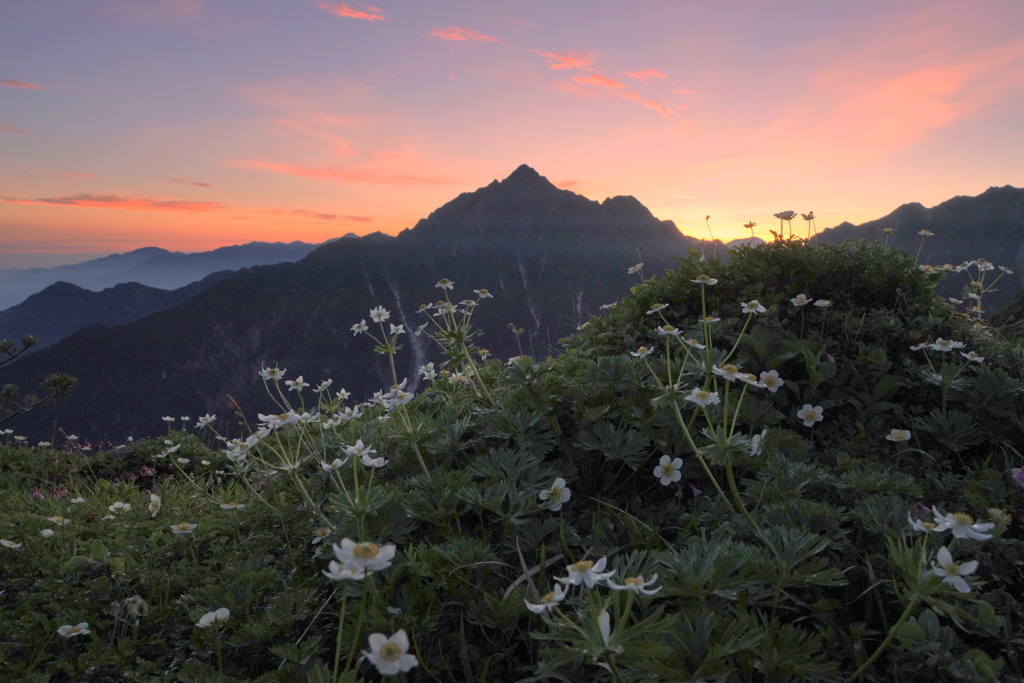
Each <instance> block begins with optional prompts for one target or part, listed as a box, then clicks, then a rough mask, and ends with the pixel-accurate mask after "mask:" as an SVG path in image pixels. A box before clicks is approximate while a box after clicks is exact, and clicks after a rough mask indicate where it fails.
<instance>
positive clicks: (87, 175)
mask: <svg viewBox="0 0 1024 683" xmlns="http://www.w3.org/2000/svg"><path fill="white" fill-rule="evenodd" d="M47 173H52V174H53V175H65V176H68V177H70V178H95V177H96V174H94V173H68V172H67V171H47Z"/></svg>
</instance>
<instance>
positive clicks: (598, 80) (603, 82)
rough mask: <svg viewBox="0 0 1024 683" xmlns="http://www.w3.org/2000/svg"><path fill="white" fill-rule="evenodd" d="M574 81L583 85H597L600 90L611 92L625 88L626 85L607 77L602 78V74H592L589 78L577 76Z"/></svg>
mask: <svg viewBox="0 0 1024 683" xmlns="http://www.w3.org/2000/svg"><path fill="white" fill-rule="evenodd" d="M572 80H574V81H576V82H577V83H582V84H583V85H596V86H598V87H600V88H609V89H611V90H619V89H621V88H625V87H626V85H625V83H619V82H618V81H616V80H615V79H612V78H608V77H607V76H601V75H600V74H590V75H589V76H576V77H575V78H573V79H572Z"/></svg>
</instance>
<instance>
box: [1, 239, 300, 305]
mask: <svg viewBox="0 0 1024 683" xmlns="http://www.w3.org/2000/svg"><path fill="white" fill-rule="evenodd" d="M317 246H318V245H316V244H307V243H305V242H291V243H290V244H284V243H282V242H273V243H271V242H250V243H248V244H240V245H236V246H231V247H221V248H220V249H214V250H213V251H204V252H199V253H195V254H183V253H180V252H174V251H168V250H166V249H160V248H158V247H144V248H142V249H136V250H135V251H130V252H128V253H126V254H113V255H111V256H105V257H103V258H98V259H92V260H90V261H85V262H84V263H76V264H74V265H69V266H57V267H56V268H31V269H29V270H15V269H6V270H0V310H3V309H6V308H9V307H10V306H14V305H16V304H19V303H21V302H23V301H24V300H25V299H26V298H28V297H29V296H31V295H32V294H35V293H37V292H41V291H42V290H44V289H45V288H47V287H49V286H50V285H52V284H54V283H56V282H67V283H71V284H75V285H78V286H79V287H83V288H84V289H89V290H92V291H100V290H103V289H108V288H110V287H114V286H115V285H119V284H122V283H125V282H137V283H139V284H143V285H148V286H150V287H156V288H159V289H166V290H172V289H179V288H181V287H184V286H185V285H188V284H191V283H193V282H197V281H199V280H202V279H203V278H205V277H206V276H207V275H211V274H213V273H217V272H220V271H223V270H238V269H239V268H249V267H252V266H260V265H268V264H273V263H284V262H292V261H298V260H299V259H301V258H303V257H305V256H306V255H307V254H308V253H310V252H311V251H313V250H314V249H316V248H317Z"/></svg>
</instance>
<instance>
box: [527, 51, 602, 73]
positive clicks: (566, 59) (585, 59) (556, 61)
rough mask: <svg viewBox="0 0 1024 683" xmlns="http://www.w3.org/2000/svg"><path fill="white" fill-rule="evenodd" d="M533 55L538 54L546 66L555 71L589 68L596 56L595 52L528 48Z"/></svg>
mask: <svg viewBox="0 0 1024 683" xmlns="http://www.w3.org/2000/svg"><path fill="white" fill-rule="evenodd" d="M530 52H532V53H534V54H535V55H540V56H541V57H543V58H544V61H546V62H547V63H548V66H549V67H551V68H552V69H554V70H555V71H568V70H569V69H589V68H590V63H591V62H593V61H594V59H595V58H596V57H597V53H595V52H587V53H585V54H581V53H579V52H541V51H540V50H530Z"/></svg>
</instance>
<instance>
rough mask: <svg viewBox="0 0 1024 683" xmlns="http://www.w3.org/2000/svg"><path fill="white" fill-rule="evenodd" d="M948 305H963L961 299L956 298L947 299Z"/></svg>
mask: <svg viewBox="0 0 1024 683" xmlns="http://www.w3.org/2000/svg"><path fill="white" fill-rule="evenodd" d="M949 303H951V304H955V305H957V306H959V305H960V304H962V303H963V299H957V298H956V297H952V296H951V297H949Z"/></svg>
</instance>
